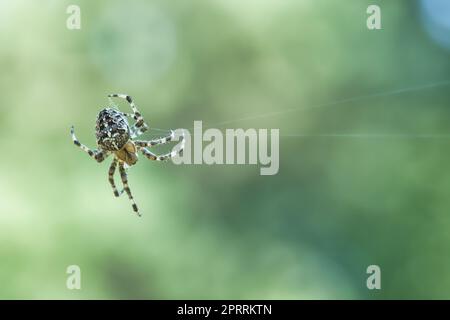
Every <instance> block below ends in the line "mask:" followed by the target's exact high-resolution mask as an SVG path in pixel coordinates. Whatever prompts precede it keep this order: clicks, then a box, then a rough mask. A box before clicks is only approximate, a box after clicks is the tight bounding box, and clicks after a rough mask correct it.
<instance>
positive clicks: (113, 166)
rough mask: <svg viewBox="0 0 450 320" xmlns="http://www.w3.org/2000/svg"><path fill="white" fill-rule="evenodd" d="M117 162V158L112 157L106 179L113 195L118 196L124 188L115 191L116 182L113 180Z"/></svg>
mask: <svg viewBox="0 0 450 320" xmlns="http://www.w3.org/2000/svg"><path fill="white" fill-rule="evenodd" d="M117 163H118V160H117V158H114V159H113V161H112V162H111V166H110V167H109V171H108V180H109V183H110V184H111V187H112V189H113V192H114V196H116V197H119V196H121V195H122V193H123V191H124V189H122V190H121V191H120V192H119V191H117V187H116V183H115V182H114V173H115V172H116V168H117Z"/></svg>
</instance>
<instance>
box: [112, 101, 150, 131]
mask: <svg viewBox="0 0 450 320" xmlns="http://www.w3.org/2000/svg"><path fill="white" fill-rule="evenodd" d="M113 97H114V98H121V99H125V100H126V101H127V102H128V104H129V105H130V107H131V109H132V110H133V115H131V114H128V113H124V114H125V115H127V116H130V117H132V118H133V119H134V120H135V121H136V123H135V124H134V125H133V127H132V128H131V137H132V138H135V137H137V136H139V135H141V134H143V133H144V132H145V131H147V129H148V125H147V124H146V123H145V121H144V117H142V115H141V113H140V112H139V110H138V109H137V107H136V105H135V104H134V102H133V99H132V98H131V97H130V96H129V95H126V94H121V93H114V94H109V95H108V98H113Z"/></svg>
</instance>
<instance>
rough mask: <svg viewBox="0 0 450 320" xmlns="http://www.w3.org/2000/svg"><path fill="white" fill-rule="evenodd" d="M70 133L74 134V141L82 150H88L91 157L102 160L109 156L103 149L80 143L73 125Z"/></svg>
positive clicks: (98, 160)
mask: <svg viewBox="0 0 450 320" xmlns="http://www.w3.org/2000/svg"><path fill="white" fill-rule="evenodd" d="M70 134H71V135H72V140H73V143H74V144H75V145H76V146H78V147H80V149H81V150H83V151H84V152H86V153H87V154H88V155H89V156H90V157H91V158H93V159H94V160H96V161H97V162H102V161H103V160H105V159H106V157H107V156H108V154H106V153H105V152H103V150H97V149H94V150H91V149H89V148H88V147H86V146H85V145H84V144H82V143H80V141H78V139H77V137H76V136H75V129H74V127H73V126H72V127H71V128H70Z"/></svg>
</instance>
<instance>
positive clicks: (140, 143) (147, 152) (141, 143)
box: [134, 131, 185, 161]
mask: <svg viewBox="0 0 450 320" xmlns="http://www.w3.org/2000/svg"><path fill="white" fill-rule="evenodd" d="M173 138H174V134H173V131H172V132H171V139H170V140H172V139H173ZM166 140H167V137H166V138H161V139H158V140H153V141H157V142H159V141H161V143H166V142H168V141H166ZM170 140H169V141H170ZM162 141H164V142H162ZM134 143H135V144H136V146H137V147H138V148H140V149H141V151H142V153H143V154H144V156H146V157H147V158H148V159H150V160H154V161H166V160H169V159H170V158H173V157H175V156H176V155H179V154H180V155H181V154H182V152H183V149H184V146H185V139H184V131H183V132H182V134H181V145H180V146H179V147H178V148H177V146H175V148H174V149H172V151H171V152H169V153H166V154H162V155H159V156H158V155H156V154H154V153H153V152H151V151H150V150H148V149H147V148H145V147H144V145H147V146H152V141H135V142H134ZM153 145H155V144H153Z"/></svg>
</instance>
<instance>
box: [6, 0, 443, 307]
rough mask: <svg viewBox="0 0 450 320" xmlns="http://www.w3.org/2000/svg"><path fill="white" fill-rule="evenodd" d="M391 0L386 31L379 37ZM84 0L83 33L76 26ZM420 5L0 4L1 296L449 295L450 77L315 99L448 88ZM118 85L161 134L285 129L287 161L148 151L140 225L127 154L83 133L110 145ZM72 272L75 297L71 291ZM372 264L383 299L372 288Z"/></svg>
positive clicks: (136, 184)
mask: <svg viewBox="0 0 450 320" xmlns="http://www.w3.org/2000/svg"><path fill="white" fill-rule="evenodd" d="M374 3H375V4H379V5H380V6H381V10H382V27H383V29H382V30H378V31H369V30H368V29H367V27H366V18H367V16H368V15H367V14H366V8H367V6H368V5H369V4H374ZM70 4H77V5H79V6H80V7H81V19H82V22H81V23H82V25H81V30H68V29H67V28H66V19H67V18H68V16H69V15H68V14H66V8H67V6H68V5H70ZM421 10H422V9H421V6H420V3H419V2H418V1H411V0H395V1H369V0H346V1H335V0H297V1H294V0H284V1H276V0H272V1H268V0H264V1H263V0H246V1H238V0H218V1H206V0H204V1H200V0H199V1H182V0H179V1H163V0H159V1H133V2H131V1H95V2H94V1H87V0H86V1H56V0H53V1H50V0H46V1H31V0H28V1H12V0H11V1H5V0H3V1H1V2H0V40H1V43H2V45H1V49H0V89H1V95H0V106H1V107H0V145H1V147H2V150H3V152H2V156H1V157H0V177H1V178H0V197H1V198H0V199H1V201H0V298H2V299H49V298H56V299H70V298H74V299H90V298H98V299H117V298H124V299H130V298H137V299H170V298H171V299H188V298H189V299H196V298H204V299H216V298H220V299H228V298H234V299H282V298H284V299H332V298H341V299H380V298H386V299H391V298H402V299H403V298H450V212H449V208H450V169H449V168H450V167H449V164H448V163H449V160H450V149H449V146H450V136H448V137H447V136H446V135H447V134H450V130H449V126H448V119H449V117H450V109H449V107H450V105H449V102H450V90H449V87H448V86H447V87H446V86H435V87H434V86H431V87H429V88H427V89H425V90H410V91H407V92H404V93H401V94H396V95H387V96H383V95H382V96H378V97H368V98H367V99H364V98H363V99H359V100H357V101H349V102H348V103H341V104H338V105H330V106H328V107H322V108H309V106H315V105H320V104H327V103H330V102H333V101H340V100H342V99H347V98H352V97H358V96H365V95H371V94H373V93H377V92H386V91H391V90H396V89H402V88H409V87H414V86H421V85H426V84H430V83H435V82H439V81H447V80H450V77H449V71H450V60H449V56H450V55H449V51H448V50H447V49H446V48H445V46H442V45H440V44H439V43H438V42H437V41H436V39H435V38H433V37H432V36H431V33H430V30H428V29H427V28H426V25H425V23H424V21H425V20H424V16H423V13H422V11H421ZM114 92H123V93H128V94H130V95H132V96H133V97H134V99H135V101H136V103H137V105H138V106H139V108H140V111H141V112H142V113H143V115H144V117H145V118H146V119H147V120H148V122H149V124H150V126H154V127H158V128H183V127H184V128H189V127H192V125H193V121H194V120H202V121H203V122H204V125H214V124H216V123H221V122H223V121H230V122H228V123H227V124H226V125H223V126H220V128H222V129H224V128H241V127H242V128H279V129H280V134H281V138H280V171H279V173H278V175H275V176H260V175H259V168H258V167H257V166H250V165H248V166H238V165H230V166H225V165H215V166H207V165H197V166H194V165H190V166H189V165H185V166H176V165H174V164H172V163H156V162H152V161H147V160H146V159H144V158H143V157H141V158H140V161H139V162H138V163H137V165H136V166H134V167H133V168H131V169H130V171H129V182H130V186H131V189H132V191H133V193H134V196H135V198H136V201H137V203H138V205H139V206H140V209H141V212H142V214H143V217H142V218H137V217H136V216H135V215H134V214H133V213H132V210H131V206H130V203H129V201H128V199H127V198H126V197H125V196H122V197H121V198H119V199H116V198H114V196H113V194H112V191H111V189H110V186H109V183H108V181H107V171H108V166H109V162H110V161H105V162H104V163H102V164H97V163H96V162H95V161H92V160H91V159H89V157H88V156H87V155H86V154H83V153H82V152H81V151H80V150H78V149H77V148H76V147H75V146H74V145H73V144H72V141H71V139H70V136H69V127H70V126H71V125H72V124H73V125H75V129H76V132H77V135H78V138H79V139H80V140H81V142H83V143H85V144H87V145H88V146H91V147H94V146H95V137H94V123H95V118H96V115H97V113H98V111H99V110H100V109H101V108H102V107H105V106H107V105H108V100H107V98H106V95H107V94H108V93H114ZM122 106H123V107H124V108H126V105H123V104H122ZM293 108H298V110H296V111H291V112H286V113H283V110H290V109H293ZM273 111H276V112H279V113H277V114H272V115H270V116H266V117H257V118H253V119H248V120H242V121H237V120H236V119H241V118H243V117H250V118H251V117H253V116H258V115H261V114H265V113H270V112H273ZM234 120H236V121H234ZM341 134H342V135H341ZM151 135H152V133H151V132H150V133H149V134H148V135H147V137H150V136H151ZM421 135H425V136H421ZM428 135H431V136H428ZM434 135H437V136H434ZM441 135H442V136H441ZM116 180H117V183H119V181H118V180H119V179H117V178H116ZM119 185H120V184H119ZM72 264H75V265H79V266H80V268H81V272H82V289H81V290H78V291H77V290H72V291H71V290H68V289H67V288H66V279H67V276H68V275H67V274H66V268H67V266H69V265H72ZM371 264H376V265H379V266H380V267H381V272H382V277H381V279H382V280H381V281H382V290H380V291H377V290H374V291H370V290H368V289H367V288H366V278H367V274H366V268H367V266H369V265H371Z"/></svg>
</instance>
